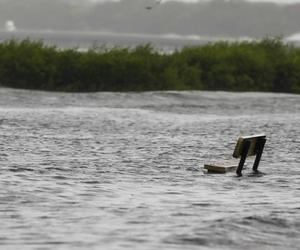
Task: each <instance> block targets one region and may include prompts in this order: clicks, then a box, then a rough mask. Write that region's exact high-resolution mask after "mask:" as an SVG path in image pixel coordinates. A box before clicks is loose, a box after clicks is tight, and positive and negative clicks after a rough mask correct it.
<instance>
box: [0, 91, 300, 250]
mask: <svg viewBox="0 0 300 250" xmlns="http://www.w3.org/2000/svg"><path fill="white" fill-rule="evenodd" d="M299 98H300V97H299V96H297V95H285V94H266V93H264V94H259V93H240V94H238V93H224V92H197V91H196V92H193V91H192V92H148V93H94V94H91V93H90V94H64V93H44V92H28V91H20V90H11V89H1V88H0V133H1V140H0V151H1V152H0V158H1V161H0V220H1V225H2V227H0V235H1V236H0V244H1V246H2V247H3V248H13V249H24V248H39V249H51V248H53V247H58V248H62V249H64V248H66V249H70V248H95V249H98V248H103V249H157V248H163V249H183V248H184V249H199V248H201V249H245V250H246V249H297V246H299V245H300V242H299V239H300V223H299V221H300V212H299V210H300V207H299V203H300V197H299V194H298V193H299V186H300V185H299V184H300V175H299V173H300V171H299V168H298V165H299V159H298V158H299V157H298V155H299V141H300V137H299V134H300V126H299V124H300V113H299V110H298V109H297V108H295V107H299V103H300V99H299ZM261 132H264V133H266V134H267V136H268V141H267V144H266V148H265V152H264V154H263V158H262V162H261V165H260V170H261V171H262V172H264V173H265V174H264V175H259V176H257V175H252V174H251V169H250V168H251V164H252V162H251V160H250V159H249V160H247V162H248V168H246V169H245V174H244V176H243V178H236V177H235V176H234V173H229V174H226V175H207V174H205V173H203V171H202V166H203V163H204V162H206V161H210V160H220V159H228V158H230V157H231V154H232V151H233V147H234V144H235V141H236V138H237V136H238V135H239V134H253V133H261Z"/></svg>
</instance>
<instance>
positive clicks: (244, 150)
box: [204, 134, 267, 176]
mask: <svg viewBox="0 0 300 250" xmlns="http://www.w3.org/2000/svg"><path fill="white" fill-rule="evenodd" d="M266 141H267V139H266V135H264V134H259V135H251V136H240V137H239V138H238V140H237V143H236V146H235V149H234V152H233V157H234V158H240V162H239V164H236V163H232V162H220V163H210V164H204V169H206V170H207V171H208V172H209V173H226V172H229V171H232V170H236V174H237V176H242V170H243V167H244V164H245V161H246V158H247V157H248V156H255V155H256V158H255V161H254V164H253V167H252V169H253V172H254V173H259V171H258V170H257V169H258V165H259V162H260V159H261V156H262V153H263V150H264V146H265V143H266Z"/></svg>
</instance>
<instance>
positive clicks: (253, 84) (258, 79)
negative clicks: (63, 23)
mask: <svg viewBox="0 0 300 250" xmlns="http://www.w3.org/2000/svg"><path fill="white" fill-rule="evenodd" d="M0 84H1V85H2V86H8V87H14V88H26V89H41V90H52V91H73V92H75V91H76V92H79V91H80V92H87V91H146V90H191V89H194V90H230V91H272V92H291V93H300V49H299V48H297V47H294V46H291V45H289V44H285V43H283V42H282V41H281V40H280V39H268V38H267V39H264V40H262V41H253V42H235V43H229V42H216V43H209V44H206V45H203V46H196V47H187V48H184V49H182V50H180V51H175V52H174V53H172V54H161V53H158V52H157V51H156V50H154V49H153V48H152V47H151V46H150V45H143V46H137V47H135V48H133V49H129V48H113V49H105V48H94V49H90V50H89V51H87V52H79V51H78V50H76V49H67V50H61V49H58V48H56V47H55V46H47V45H45V44H44V43H43V42H41V41H31V40H28V39H27V40H23V41H16V40H9V41H5V42H2V43H0Z"/></svg>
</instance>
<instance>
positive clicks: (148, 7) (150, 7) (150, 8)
mask: <svg viewBox="0 0 300 250" xmlns="http://www.w3.org/2000/svg"><path fill="white" fill-rule="evenodd" d="M161 1H162V0H157V1H155V3H154V4H155V5H158V4H160V3H161ZM153 7H154V5H153V6H147V7H146V10H152V9H153Z"/></svg>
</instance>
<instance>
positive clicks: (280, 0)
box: [86, 0, 300, 4]
mask: <svg viewBox="0 0 300 250" xmlns="http://www.w3.org/2000/svg"><path fill="white" fill-rule="evenodd" d="M86 1H90V2H105V1H110V2H112V1H115V2H116V1H118V0H86ZM154 1H155V0H154ZM167 1H177V2H204V1H209V0H162V2H167ZM228 1H230V0H228ZM247 1H249V2H273V3H281V4H288V3H300V0H247Z"/></svg>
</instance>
